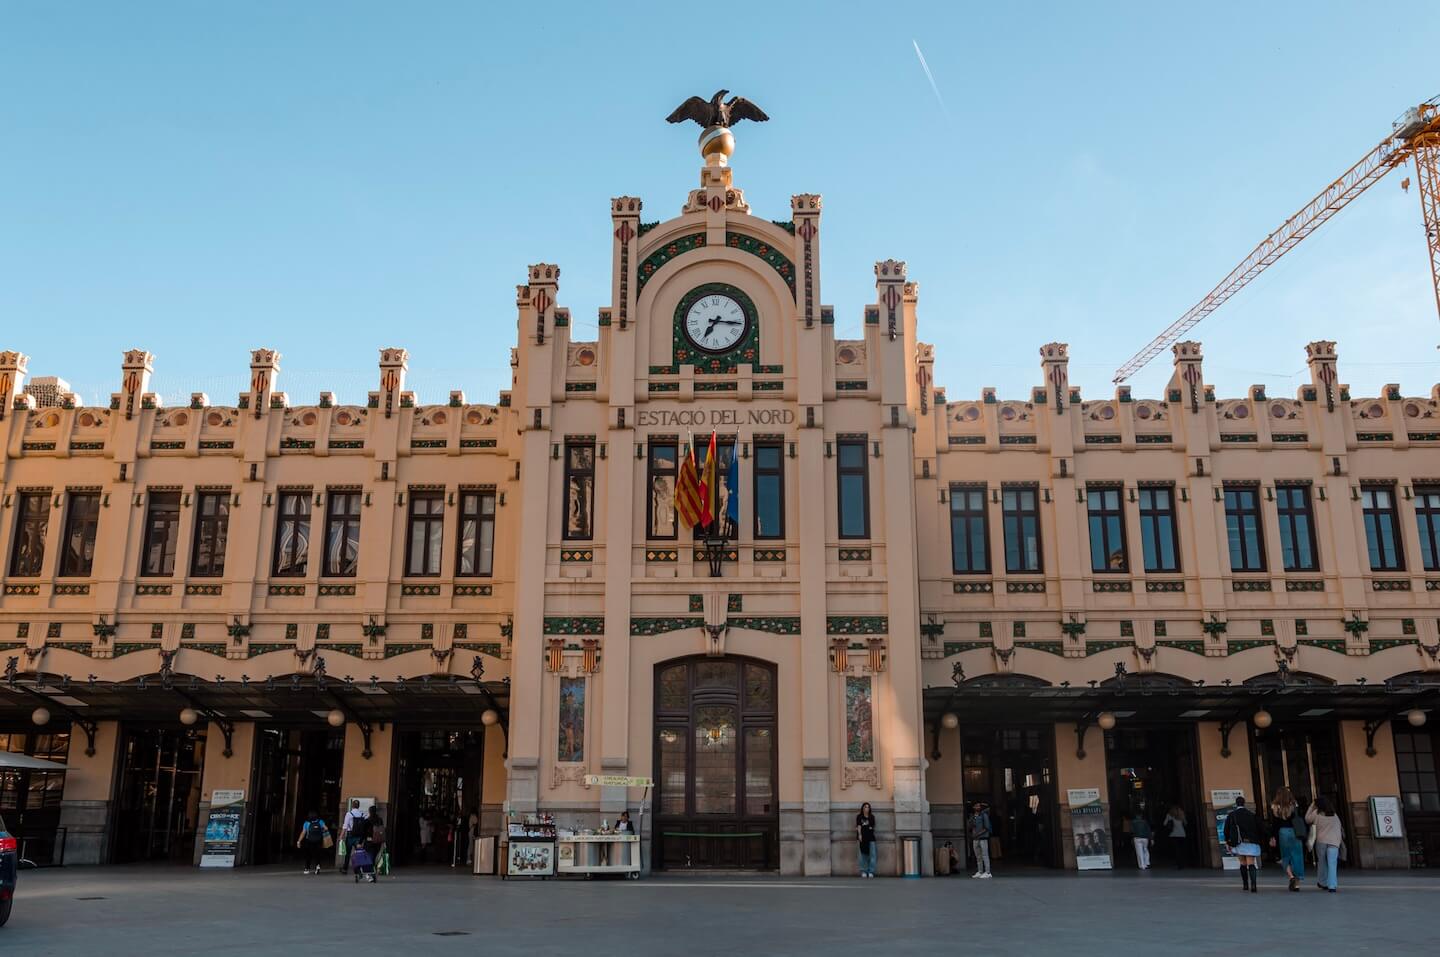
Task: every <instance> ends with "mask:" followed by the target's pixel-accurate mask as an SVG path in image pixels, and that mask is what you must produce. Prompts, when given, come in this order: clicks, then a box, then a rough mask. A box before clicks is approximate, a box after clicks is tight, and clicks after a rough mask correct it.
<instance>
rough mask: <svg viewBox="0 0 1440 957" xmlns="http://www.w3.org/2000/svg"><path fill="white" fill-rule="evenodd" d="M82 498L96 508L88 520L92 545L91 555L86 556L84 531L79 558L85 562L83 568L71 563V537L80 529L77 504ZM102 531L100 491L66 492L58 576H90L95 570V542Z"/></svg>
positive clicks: (56, 573)
mask: <svg viewBox="0 0 1440 957" xmlns="http://www.w3.org/2000/svg"><path fill="white" fill-rule="evenodd" d="M82 500H88V501H90V502H91V503H93V506H94V509H93V511H92V512H91V514H90V516H89V517H88V519H87V520H86V526H85V527H86V529H88V532H89V535H88V543H89V546H90V557H89V558H88V559H87V558H84V557H83V552H84V544H85V538H84V537H83V532H82V545H81V552H82V556H81V558H80V559H79V560H80V561H83V562H84V563H85V565H84V567H83V568H77V567H72V566H71V565H70V561H69V559H70V539H71V537H72V536H73V535H74V534H75V533H76V531H80V529H77V528H76V520H77V517H76V510H75V506H76V504H77V503H78V502H80V501H82ZM99 533H100V493H99V492H66V493H65V529H64V535H63V537H62V539H61V541H60V559H59V562H58V565H57V567H56V569H55V575H56V577H57V578H89V577H90V576H91V575H92V574H93V573H94V571H95V542H96V539H97V538H98V536H99Z"/></svg>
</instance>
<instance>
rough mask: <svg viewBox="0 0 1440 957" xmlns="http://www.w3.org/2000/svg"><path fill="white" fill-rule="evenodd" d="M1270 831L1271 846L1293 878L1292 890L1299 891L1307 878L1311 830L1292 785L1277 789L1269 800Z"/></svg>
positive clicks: (1289, 875)
mask: <svg viewBox="0 0 1440 957" xmlns="http://www.w3.org/2000/svg"><path fill="white" fill-rule="evenodd" d="M1270 833H1271V834H1273V835H1274V837H1272V838H1270V846H1271V847H1273V848H1276V849H1277V850H1278V851H1279V852H1280V864H1281V866H1283V867H1284V868H1285V876H1286V877H1288V878H1289V879H1290V889H1291V890H1292V891H1298V890H1300V882H1301V881H1303V880H1304V879H1305V835H1306V834H1308V833H1309V829H1308V828H1307V827H1306V826H1305V818H1304V817H1302V816H1301V814H1300V806H1299V804H1297V803H1296V801H1295V795H1294V794H1293V793H1292V792H1291V791H1290V789H1289V788H1285V787H1282V788H1280V789H1278V790H1277V791H1276V792H1275V799H1274V800H1272V801H1271V802H1270Z"/></svg>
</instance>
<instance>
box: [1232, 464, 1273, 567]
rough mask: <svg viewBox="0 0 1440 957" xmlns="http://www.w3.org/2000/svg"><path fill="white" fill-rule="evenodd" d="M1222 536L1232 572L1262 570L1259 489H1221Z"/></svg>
mask: <svg viewBox="0 0 1440 957" xmlns="http://www.w3.org/2000/svg"><path fill="white" fill-rule="evenodd" d="M1225 534H1226V537H1227V539H1228V540H1229V545H1230V570H1231V571H1232V572H1263V571H1264V570H1265V536H1264V535H1263V534H1262V532H1261V530H1260V488H1259V486H1255V485H1231V486H1227V487H1226V489H1225Z"/></svg>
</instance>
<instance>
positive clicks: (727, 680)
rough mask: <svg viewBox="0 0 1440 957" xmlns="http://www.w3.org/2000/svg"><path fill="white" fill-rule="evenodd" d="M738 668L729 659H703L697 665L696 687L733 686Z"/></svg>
mask: <svg viewBox="0 0 1440 957" xmlns="http://www.w3.org/2000/svg"><path fill="white" fill-rule="evenodd" d="M736 670H737V669H736V667H735V665H734V664H732V663H731V662H728V661H702V662H700V663H699V664H697V665H696V666H695V687H696V688H733V687H735V672H736Z"/></svg>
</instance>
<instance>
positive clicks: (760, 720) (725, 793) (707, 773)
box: [654, 657, 780, 870]
mask: <svg viewBox="0 0 1440 957" xmlns="http://www.w3.org/2000/svg"><path fill="white" fill-rule="evenodd" d="M776 692H777V689H776V681H775V666H774V665H772V664H769V663H767V662H763V661H755V660H753V659H748V658H737V657H726V658H707V657H697V658H683V659H678V660H674V661H667V662H663V663H661V664H659V665H656V667H655V781H656V793H655V824H654V828H655V831H654V847H655V852H654V861H655V863H656V866H657V867H659V868H663V869H675V870H679V869H685V868H744V869H753V870H769V869H773V868H775V867H778V866H779V863H780V855H779V850H780V832H779V824H780V803H779V781H778V768H779V754H778V744H779V742H778V735H777V733H776V706H775V705H776V702H775V698H776Z"/></svg>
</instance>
